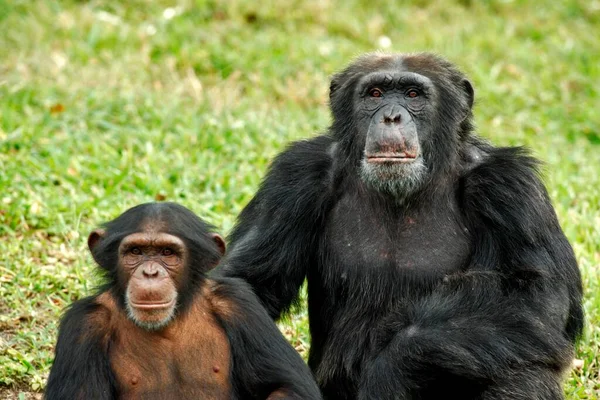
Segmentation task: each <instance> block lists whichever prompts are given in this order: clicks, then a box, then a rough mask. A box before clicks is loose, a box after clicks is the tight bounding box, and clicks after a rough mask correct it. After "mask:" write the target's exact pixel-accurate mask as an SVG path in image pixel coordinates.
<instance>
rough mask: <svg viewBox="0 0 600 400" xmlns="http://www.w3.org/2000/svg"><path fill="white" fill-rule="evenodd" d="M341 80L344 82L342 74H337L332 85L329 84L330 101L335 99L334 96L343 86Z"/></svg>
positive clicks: (332, 80)
mask: <svg viewBox="0 0 600 400" xmlns="http://www.w3.org/2000/svg"><path fill="white" fill-rule="evenodd" d="M341 80H342V76H341V74H335V75H334V76H333V77H332V78H331V83H330V84H329V99H331V98H332V97H333V94H334V93H335V91H336V90H338V89H339V87H340V86H341Z"/></svg>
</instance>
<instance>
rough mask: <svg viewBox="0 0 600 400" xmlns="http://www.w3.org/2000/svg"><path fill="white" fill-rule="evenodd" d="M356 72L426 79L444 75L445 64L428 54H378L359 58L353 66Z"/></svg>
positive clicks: (445, 71) (445, 70)
mask: <svg viewBox="0 0 600 400" xmlns="http://www.w3.org/2000/svg"><path fill="white" fill-rule="evenodd" d="M354 67H355V68H356V71H385V72H390V73H395V74H409V73H413V74H417V75H421V76H424V77H426V78H431V75H437V74H442V75H444V74H446V73H447V72H448V71H447V68H446V67H445V64H444V63H443V62H441V60H438V59H437V58H435V57H434V56H432V55H429V54H402V55H399V54H378V53H371V54H367V55H364V56H362V57H360V58H359V59H358V60H357V61H356V63H355V64H354Z"/></svg>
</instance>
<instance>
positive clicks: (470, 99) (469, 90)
mask: <svg viewBox="0 0 600 400" xmlns="http://www.w3.org/2000/svg"><path fill="white" fill-rule="evenodd" d="M461 84H462V87H463V91H464V92H465V94H466V97H467V105H468V106H469V110H470V109H472V108H473V103H474V102H475V90H474V89H473V85H471V82H469V80H468V79H463V80H462V82H461Z"/></svg>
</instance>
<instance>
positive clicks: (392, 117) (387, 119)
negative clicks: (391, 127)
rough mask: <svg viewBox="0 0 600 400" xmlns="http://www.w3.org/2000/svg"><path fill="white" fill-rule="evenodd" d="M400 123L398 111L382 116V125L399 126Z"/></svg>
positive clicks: (400, 118)
mask: <svg viewBox="0 0 600 400" xmlns="http://www.w3.org/2000/svg"><path fill="white" fill-rule="evenodd" d="M400 121H402V117H401V115H400V111H398V112H390V113H386V114H384V116H383V123H384V124H392V123H394V124H399V123H400Z"/></svg>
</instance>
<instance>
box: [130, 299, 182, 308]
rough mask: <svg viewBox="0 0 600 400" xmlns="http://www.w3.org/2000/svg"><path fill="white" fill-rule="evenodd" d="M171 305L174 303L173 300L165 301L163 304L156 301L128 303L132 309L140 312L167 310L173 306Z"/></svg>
mask: <svg viewBox="0 0 600 400" xmlns="http://www.w3.org/2000/svg"><path fill="white" fill-rule="evenodd" d="M173 303H175V299H171V300H169V301H165V302H157V301H140V302H134V301H129V304H130V305H131V306H132V307H135V308H137V309H141V310H156V309H161V308H169V307H171V306H172V305H173Z"/></svg>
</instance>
